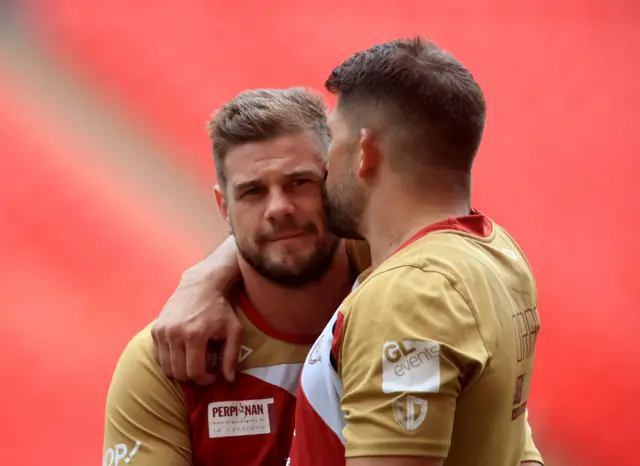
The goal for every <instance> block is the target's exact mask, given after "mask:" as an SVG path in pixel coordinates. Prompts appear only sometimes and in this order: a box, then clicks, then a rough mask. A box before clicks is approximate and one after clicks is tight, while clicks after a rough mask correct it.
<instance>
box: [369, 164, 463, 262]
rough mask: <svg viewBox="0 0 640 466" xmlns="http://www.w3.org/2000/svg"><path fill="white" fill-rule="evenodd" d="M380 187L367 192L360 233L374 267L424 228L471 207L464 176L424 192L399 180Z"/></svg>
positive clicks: (455, 215) (458, 215)
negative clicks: (396, 182)
mask: <svg viewBox="0 0 640 466" xmlns="http://www.w3.org/2000/svg"><path fill="white" fill-rule="evenodd" d="M449 181H450V180H449ZM452 187H455V188H457V189H451V188H452ZM384 188H385V189H379V190H377V192H376V193H375V194H372V195H371V197H370V200H369V205H368V208H367V212H366V214H365V216H364V219H363V220H364V221H363V228H362V229H363V236H364V237H365V238H366V239H367V241H368V242H369V245H370V246H371V260H372V267H373V268H374V269H375V268H376V267H378V266H379V265H380V264H382V263H383V262H384V261H385V260H386V259H387V258H388V257H389V256H391V255H392V254H393V253H394V252H395V251H396V250H397V249H398V248H400V246H402V245H403V244H404V243H405V242H406V241H407V240H409V239H410V238H411V237H412V236H413V235H415V234H416V233H417V232H418V231H420V230H422V229H423V228H424V227H426V226H428V225H431V224H432V223H436V222H440V221H442V220H446V219H448V218H452V217H461V216H465V215H469V212H470V210H471V199H470V195H469V177H468V176H467V177H465V179H464V180H457V182H454V183H448V184H447V186H446V189H442V190H438V189H435V186H434V189H432V190H431V191H430V192H428V193H424V192H415V191H417V190H414V192H410V191H408V190H407V187H406V184H405V185H402V184H401V183H398V184H397V185H396V186H393V185H390V186H386V187H384ZM390 206H393V208H389V207H390Z"/></svg>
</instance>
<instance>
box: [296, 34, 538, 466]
mask: <svg viewBox="0 0 640 466" xmlns="http://www.w3.org/2000/svg"><path fill="white" fill-rule="evenodd" d="M327 88H328V89H329V90H330V91H331V92H333V93H335V94H337V96H338V102H337V105H336V108H335V110H334V112H333V113H332V115H331V117H330V118H329V129H330V132H331V135H332V143H331V146H330V148H329V161H328V177H327V181H326V190H327V197H328V203H329V219H330V222H329V223H330V226H331V228H332V230H333V231H334V232H336V233H338V234H340V235H342V236H347V237H358V238H359V237H363V238H366V240H367V241H368V243H369V245H370V247H371V257H372V272H370V273H369V274H368V275H366V276H361V277H360V278H359V282H360V284H359V285H358V286H357V287H356V288H355V289H354V291H352V293H351V294H350V295H349V296H348V297H347V298H346V299H345V301H343V303H342V305H341V307H340V310H339V311H338V312H337V313H336V315H334V317H333V318H332V319H331V321H330V322H329V324H328V325H327V327H325V330H324V331H323V333H322V335H321V336H320V337H319V338H318V340H316V344H315V346H314V349H313V350H312V354H315V359H316V360H317V361H320V363H315V364H311V361H310V360H309V359H307V363H306V364H305V366H304V367H303V371H302V377H301V387H300V388H299V390H298V404H297V408H296V436H295V437H294V443H293V447H292V454H291V460H292V461H291V463H292V464H293V465H295V466H300V465H302V466H307V465H318V464H327V465H329V464H330V465H336V464H343V463H344V461H345V460H344V458H345V457H346V463H347V464H348V465H349V466H358V465H403V466H409V465H411V466H412V465H416V466H417V465H430V466H431V465H433V466H435V465H442V464H447V465H461V466H462V465H479V466H509V465H513V464H517V463H518V462H519V461H521V459H522V451H523V447H524V445H525V439H526V435H527V424H526V419H525V416H523V414H524V413H525V410H526V404H527V397H528V393H529V383H530V381H531V374H532V370H533V359H534V352H535V342H536V338H537V335H538V331H539V328H540V324H539V319H538V313H537V294H536V286H535V282H534V279H533V275H532V273H531V269H530V267H529V265H528V263H527V261H526V259H525V256H524V254H523V253H522V251H521V250H520V248H519V247H518V245H517V244H516V243H515V241H514V240H513V239H512V238H511V237H510V236H509V235H508V234H507V233H506V232H505V231H504V230H503V229H502V228H500V227H499V226H498V225H496V224H495V223H494V222H493V221H492V220H490V219H489V218H488V217H486V216H484V215H483V214H481V213H480V212H478V211H476V210H474V209H472V208H471V200H470V198H471V176H470V172H471V167H472V165H473V160H474V158H475V156H476V153H477V151H478V147H479V145H480V141H481V137H482V132H483V129H484V121H485V101H484V97H483V95H482V91H481V90H480V87H479V85H478V84H477V83H476V81H475V80H474V79H473V77H472V76H471V74H470V73H469V72H468V71H467V70H466V69H465V68H464V67H463V66H462V64H460V63H459V62H458V61H457V60H455V59H454V58H453V57H452V56H451V55H450V54H448V53H446V52H444V51H442V50H441V49H439V48H438V47H437V46H436V45H435V44H433V43H431V42H427V41H424V40H423V39H420V38H416V39H410V40H398V41H394V42H389V43H385V44H381V45H378V46H375V47H372V48H370V49H368V50H366V51H364V52H360V53H357V54H356V55H354V56H353V57H351V58H349V59H348V60H346V61H345V62H344V63H343V64H342V65H340V66H339V67H337V68H336V69H335V70H334V71H333V73H332V74H331V76H330V77H329V79H328V81H327ZM327 387H329V388H327ZM454 426H455V428H454ZM321 453H322V458H323V459H322V461H318V459H317V458H318V456H319V455H320V454H321Z"/></svg>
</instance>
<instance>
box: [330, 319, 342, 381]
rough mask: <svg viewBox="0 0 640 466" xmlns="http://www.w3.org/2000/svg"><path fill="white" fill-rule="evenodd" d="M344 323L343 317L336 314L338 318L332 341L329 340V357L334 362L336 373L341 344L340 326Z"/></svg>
mask: <svg viewBox="0 0 640 466" xmlns="http://www.w3.org/2000/svg"><path fill="white" fill-rule="evenodd" d="M343 323H344V316H343V315H342V312H338V318H337V320H336V325H335V327H334V329H333V339H332V340H331V356H332V357H333V360H334V361H335V362H336V367H334V369H335V370H336V372H338V366H339V361H340V359H339V358H340V344H341V342H342V324H343Z"/></svg>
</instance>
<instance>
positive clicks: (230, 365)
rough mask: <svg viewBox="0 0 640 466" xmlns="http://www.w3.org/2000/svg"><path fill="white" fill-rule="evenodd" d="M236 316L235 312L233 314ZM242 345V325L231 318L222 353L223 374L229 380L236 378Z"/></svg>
mask: <svg viewBox="0 0 640 466" xmlns="http://www.w3.org/2000/svg"><path fill="white" fill-rule="evenodd" d="M233 317H234V318H235V314H233ZM241 345H242V325H241V324H240V322H239V321H238V320H237V318H235V319H234V320H231V319H230V320H229V323H228V324H227V340H226V341H225V343H224V350H223V353H222V375H223V376H224V378H225V379H226V380H227V382H233V381H234V380H235V378H236V374H235V372H236V366H237V364H238V354H239V353H240V346H241Z"/></svg>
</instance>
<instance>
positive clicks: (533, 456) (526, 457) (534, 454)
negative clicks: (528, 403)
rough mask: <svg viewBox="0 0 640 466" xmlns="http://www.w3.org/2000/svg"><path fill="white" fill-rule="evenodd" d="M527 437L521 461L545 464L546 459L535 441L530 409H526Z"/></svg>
mask: <svg viewBox="0 0 640 466" xmlns="http://www.w3.org/2000/svg"><path fill="white" fill-rule="evenodd" d="M525 429H526V431H525V436H526V437H525V439H524V452H523V454H522V459H521V460H520V462H522V463H524V462H525V461H536V462H538V463H540V464H541V465H544V461H543V460H542V455H541V454H540V451H538V448H537V447H536V444H535V442H534V441H533V432H532V430H531V425H530V424H529V411H525Z"/></svg>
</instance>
